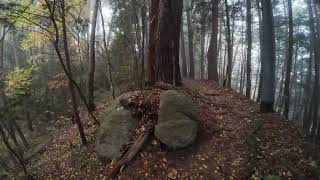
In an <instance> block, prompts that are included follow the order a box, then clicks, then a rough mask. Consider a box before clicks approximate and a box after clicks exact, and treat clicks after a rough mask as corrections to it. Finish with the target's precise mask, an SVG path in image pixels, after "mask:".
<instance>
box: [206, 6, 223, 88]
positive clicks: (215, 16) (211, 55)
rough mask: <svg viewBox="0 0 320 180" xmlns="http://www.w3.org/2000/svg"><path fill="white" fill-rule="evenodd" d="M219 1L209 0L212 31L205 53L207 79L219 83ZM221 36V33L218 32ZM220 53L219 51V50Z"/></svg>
mask: <svg viewBox="0 0 320 180" xmlns="http://www.w3.org/2000/svg"><path fill="white" fill-rule="evenodd" d="M219 1H220V0H211V2H212V10H211V11H212V20H211V21H212V22H211V25H212V33H211V38H210V45H209V49H208V54H207V61H208V80H212V81H215V82H216V83H219V75H218V43H217V40H218V33H219V32H218V31H219V30H218V24H219ZM220 36H221V34H220ZM220 41H221V37H219V43H220V45H221V42H220ZM220 53H221V52H220Z"/></svg>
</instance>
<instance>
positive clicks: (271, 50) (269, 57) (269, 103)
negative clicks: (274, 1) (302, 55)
mask: <svg viewBox="0 0 320 180" xmlns="http://www.w3.org/2000/svg"><path fill="white" fill-rule="evenodd" d="M262 27H263V51H262V67H261V73H262V83H261V104H260V110H261V112H265V113H267V112H273V105H274V93H275V39H274V29H273V13H272V5H271V2H270V1H269V0H262Z"/></svg>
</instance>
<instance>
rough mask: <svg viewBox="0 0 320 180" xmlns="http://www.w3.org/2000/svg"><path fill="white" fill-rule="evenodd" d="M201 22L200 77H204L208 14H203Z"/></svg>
mask: <svg viewBox="0 0 320 180" xmlns="http://www.w3.org/2000/svg"><path fill="white" fill-rule="evenodd" d="M201 16H202V17H201V22H200V46H201V47H200V79H204V53H205V52H204V51H205V49H204V48H205V42H206V16H205V15H203V14H202V15H201Z"/></svg>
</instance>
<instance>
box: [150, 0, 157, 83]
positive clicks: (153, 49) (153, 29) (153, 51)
mask: <svg viewBox="0 0 320 180" xmlns="http://www.w3.org/2000/svg"><path fill="white" fill-rule="evenodd" d="M158 21H159V0H152V2H151V11H150V16H149V55H148V61H149V62H148V66H149V68H148V77H149V78H148V79H149V81H150V82H151V83H152V84H154V83H155V82H156V79H157V77H156V62H157V42H156V41H157V33H158V30H157V28H158Z"/></svg>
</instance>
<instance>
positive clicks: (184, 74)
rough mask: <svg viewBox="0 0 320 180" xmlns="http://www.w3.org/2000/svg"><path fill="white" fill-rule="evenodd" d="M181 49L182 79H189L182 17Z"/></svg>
mask: <svg viewBox="0 0 320 180" xmlns="http://www.w3.org/2000/svg"><path fill="white" fill-rule="evenodd" d="M180 48H181V61H182V67H181V68H182V77H188V68H187V56H186V45H185V40H184V32H183V19H182V17H181V32H180Z"/></svg>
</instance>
